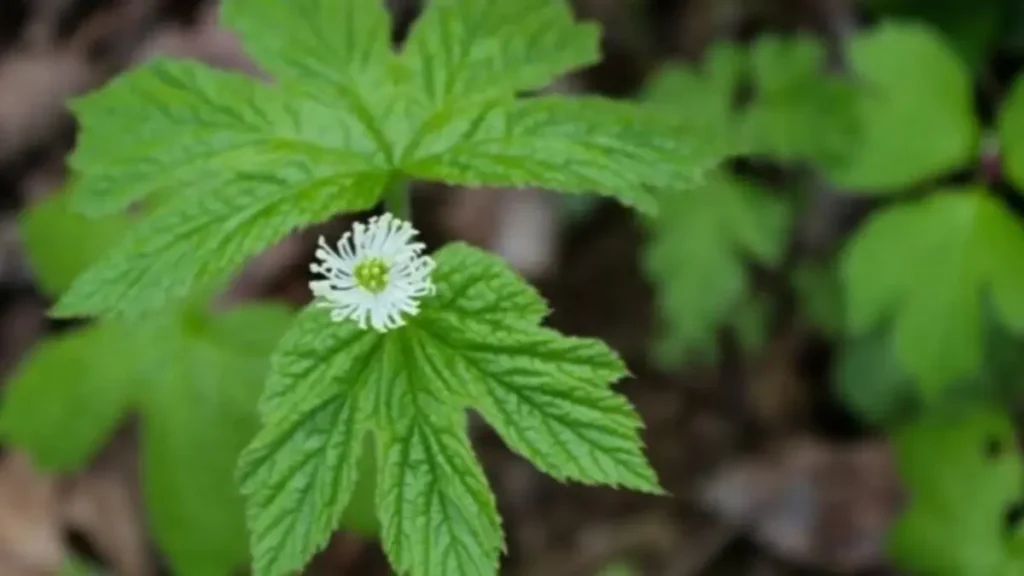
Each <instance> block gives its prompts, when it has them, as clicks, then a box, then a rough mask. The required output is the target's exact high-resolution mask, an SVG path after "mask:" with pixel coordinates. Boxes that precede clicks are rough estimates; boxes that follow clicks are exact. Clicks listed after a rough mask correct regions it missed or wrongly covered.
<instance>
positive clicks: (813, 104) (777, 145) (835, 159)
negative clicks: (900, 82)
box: [743, 36, 859, 166]
mask: <svg viewBox="0 0 1024 576" xmlns="http://www.w3.org/2000/svg"><path fill="white" fill-rule="evenodd" d="M750 61H751V69H752V72H753V75H754V89H755V90H756V96H755V97H754V99H753V101H752V102H751V104H750V106H749V107H748V108H747V110H746V111H745V115H744V117H743V131H744V132H743V133H744V137H743V138H744V141H745V144H746V146H745V147H746V149H748V150H751V151H753V152H755V153H759V154H768V155H771V156H773V157H775V158H779V159H781V160H786V161H809V162H814V163H816V164H818V165H821V166H831V165H835V164H837V163H839V162H841V161H843V160H844V159H846V158H848V157H849V156H850V154H851V153H852V151H853V148H854V146H855V145H856V144H857V137H858V135H859V126H858V119H857V115H856V99H855V98H856V92H855V90H854V88H853V86H852V85H851V84H850V83H849V82H848V81H846V80H844V79H841V78H840V77H838V76H834V75H828V74H827V73H826V71H825V49H824V47H823V46H822V45H821V44H820V43H819V42H817V41H815V40H813V39H812V38H809V37H803V36H798V37H794V38H780V37H776V36H764V37H762V38H760V39H759V40H758V41H757V42H756V43H755V44H754V46H753V49H752V53H751V58H750Z"/></svg>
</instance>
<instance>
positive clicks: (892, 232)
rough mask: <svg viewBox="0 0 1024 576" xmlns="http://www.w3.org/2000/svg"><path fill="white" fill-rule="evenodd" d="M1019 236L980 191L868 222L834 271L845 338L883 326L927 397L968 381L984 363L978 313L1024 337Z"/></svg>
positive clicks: (1023, 237)
mask: <svg viewBox="0 0 1024 576" xmlns="http://www.w3.org/2000/svg"><path fill="white" fill-rule="evenodd" d="M1021 254H1024V231H1022V230H1021V226H1020V222H1018V220H1017V218H1016V217H1014V216H1013V215H1012V214H1011V213H1010V212H1009V211H1008V210H1007V209H1006V208H1005V207H1004V206H1003V205H1002V204H1001V203H1000V202H999V201H998V200H996V199H995V198H994V197H992V196H991V195H989V194H988V193H987V191H986V190H984V189H980V188H971V189H966V190H956V191H954V190H946V191H940V192H937V193H935V194H934V195H932V196H929V197H928V198H925V199H924V200H921V201H917V202H913V203H909V204H905V205H901V206H895V207H892V208H888V209H886V210H884V211H883V212H881V213H879V214H877V215H875V216H874V217H873V218H872V219H871V220H870V221H869V222H868V223H867V224H866V225H865V226H863V227H862V228H861V229H860V230H859V231H858V232H857V234H856V236H855V237H854V238H853V239H852V240H851V242H850V245H849V246H848V247H847V249H846V253H845V254H844V258H843V263H842V274H843V282H844V286H845V289H846V294H847V304H846V321H847V328H848V330H849V331H850V332H851V333H853V334H863V333H866V332H868V331H870V330H871V329H873V328H874V327H876V326H878V325H879V324H880V323H881V322H882V321H883V320H887V319H889V318H891V319H892V321H893V330H894V339H895V340H894V346H895V350H896V357H897V358H898V359H899V361H900V363H901V364H902V365H903V366H904V367H905V368H906V369H907V371H908V372H909V373H910V374H911V375H912V376H916V377H917V378H919V379H920V381H921V384H922V385H923V386H925V392H926V395H931V394H934V393H936V392H938V391H940V390H941V388H942V387H943V386H944V385H947V384H949V383H951V382H954V381H956V380H958V379H961V378H967V377H970V376H971V375H973V374H974V373H975V371H976V370H977V368H978V367H979V365H980V363H981V359H982V349H983V345H982V342H983V332H984V329H985V321H984V318H985V315H984V311H985V310H986V309H987V303H988V302H989V301H991V302H992V304H993V305H994V308H995V310H994V311H995V315H996V318H997V319H998V322H999V323H1000V324H1001V325H1003V326H1004V327H1006V328H1008V329H1010V330H1013V331H1016V332H1022V331H1024V300H1022V299H1021V298H1020V295H1021V294H1024V266H1022V265H1021V260H1020V255H1021Z"/></svg>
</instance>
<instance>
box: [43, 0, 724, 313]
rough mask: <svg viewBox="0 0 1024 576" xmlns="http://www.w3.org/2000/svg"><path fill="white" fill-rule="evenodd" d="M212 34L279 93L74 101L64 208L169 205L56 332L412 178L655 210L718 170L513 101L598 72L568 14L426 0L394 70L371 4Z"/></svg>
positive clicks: (607, 108) (249, 87)
mask: <svg viewBox="0 0 1024 576" xmlns="http://www.w3.org/2000/svg"><path fill="white" fill-rule="evenodd" d="M223 19H224V23H225V25H226V26H228V27H229V28H231V29H233V30H234V31H236V32H237V33H238V34H239V36H240V38H241V41H242V43H243V45H244V47H245V49H246V51H247V52H248V53H249V54H251V55H252V56H253V57H254V58H255V60H256V61H257V62H258V63H259V64H260V65H261V66H262V67H263V68H264V69H265V70H266V71H267V72H269V73H270V74H271V75H272V76H273V77H274V78H275V80H276V82H275V83H274V84H268V83H265V82H262V81H260V80H256V79H251V78H248V77H244V76H241V75H238V74H234V73H229V72H223V71H219V70H214V69H212V68H209V67H206V66H203V65H200V64H198V63H195V62H186V61H168V60H160V61H156V62H153V63H150V64H147V65H145V66H143V67H141V68H140V69H137V70H134V71H132V72H129V73H127V74H124V75H122V76H120V77H119V78H118V79H117V80H115V81H113V82H112V83H111V84H109V85H108V86H106V87H105V88H103V89H101V90H99V91H97V92H95V93H93V94H91V95H88V96H85V97H83V98H80V99H78V100H77V101H76V102H75V103H74V105H73V107H72V108H73V110H74V112H75V116H76V118H77V119H78V121H79V122H80V125H81V135H80V138H79V142H78V146H77V148H76V149H75V152H74V154H73V156H72V158H71V160H70V162H71V165H72V167H73V168H74V169H75V172H76V177H77V179H76V185H75V187H74V191H73V195H74V202H75V205H76V206H78V207H79V208H81V209H83V210H85V211H88V212H90V213H94V214H95V213H109V212H115V211H117V210H120V209H123V208H124V207H126V206H128V205H129V204H131V203H133V202H137V201H146V200H147V199H150V198H152V197H154V195H158V196H159V197H160V198H162V199H163V198H167V200H166V201H161V203H160V205H159V206H158V207H156V208H155V209H153V210H152V211H151V213H150V214H148V216H147V217H146V218H145V219H144V220H143V221H142V222H140V224H139V225H138V226H136V227H134V228H133V232H132V234H131V235H130V236H129V237H128V238H126V239H125V240H124V241H123V242H121V243H120V244H119V245H118V246H117V247H115V248H114V249H113V250H112V251H111V252H109V253H108V254H107V255H105V256H104V258H103V259H101V260H100V261H99V262H98V263H97V264H96V265H95V266H94V267H93V268H91V269H89V270H88V271H86V272H85V274H83V275H82V276H81V277H80V278H78V279H77V280H76V282H75V283H74V284H73V285H72V286H71V288H70V290H69V291H68V292H67V293H66V294H64V296H63V297H62V299H61V300H60V302H59V303H58V306H57V308H56V311H55V312H56V313H57V314H58V315H60V316H82V315H86V316H88V315H97V316H105V317H116V318H136V317H139V316H142V315H145V314H148V313H153V312H156V311H158V310H160V309H162V308H163V307H165V306H167V305H174V304H177V303H180V302H182V301H184V300H186V299H187V298H188V296H189V295H190V294H192V293H195V292H197V291H203V290H208V289H210V288H211V287H217V286H219V285H221V284H223V283H224V282H225V281H226V280H227V279H228V278H229V277H230V275H231V274H232V273H233V272H235V271H236V270H237V269H238V268H239V267H240V266H241V265H242V264H243V263H244V262H245V261H246V260H247V259H248V258H249V257H251V256H253V255H255V254H257V253H259V252H260V251H262V250H264V249H266V248H268V247H269V246H271V245H272V244H274V243H275V242H277V241H278V240H280V239H281V238H283V237H284V236H285V235H287V234H289V233H290V232H292V231H293V230H294V229H296V228H298V227H303V226H308V225H311V224H314V223H317V222H321V221H323V220H326V219H327V218H329V217H330V216H332V215H334V214H336V213H339V212H351V211H356V210H360V209H364V208H369V207H371V206H373V205H374V204H375V203H377V202H378V200H379V199H380V197H381V195H382V193H383V192H384V190H385V189H386V188H388V187H389V186H392V185H394V183H396V182H401V181H404V180H406V179H409V178H418V179H426V180H440V181H444V182H448V183H451V184H457V185H464V186H487V187H490V186H500V187H524V186H536V187H542V188H550V189H553V190H560V191H563V192H569V193H583V192H594V193H598V194H603V195H606V196H611V197H615V198H617V199H619V200H621V201H623V202H625V203H627V204H629V205H632V206H635V207H637V208H639V209H641V210H645V211H648V212H653V211H654V208H655V205H654V201H653V198H652V197H651V194H650V192H649V190H648V187H649V186H656V187H664V186H667V185H669V184H673V185H678V184H679V183H681V182H687V181H691V180H694V179H695V178H698V177H699V176H700V174H701V173H702V172H703V171H704V169H706V168H708V167H709V166H710V164H711V163H712V162H713V161H714V160H715V159H716V158H715V156H716V154H717V152H716V151H715V150H714V149H713V147H711V146H704V145H702V144H701V138H700V137H699V134H697V133H694V134H693V135H692V137H687V135H686V134H683V133H680V130H681V129H682V128H683V124H682V123H680V122H673V121H668V120H667V119H666V118H665V117H664V116H662V115H660V114H655V113H652V112H651V111H649V110H644V109H641V108H639V107H636V106H634V105H631V104H628V103H623V102H614V101H610V100H605V99H601V98H596V97H591V98H567V97H563V96H541V97H536V98H530V99H516V95H517V93H520V92H523V91H530V90H535V89H537V88H539V87H541V86H544V85H545V84H547V83H549V82H550V81H552V80H554V79H555V78H557V77H558V76H560V75H561V74H564V73H566V72H568V71H569V70H571V69H573V68H577V67H581V66H585V65H588V64H592V63H593V62H595V61H596V59H597V57H598V38H597V33H596V30H595V29H594V27H593V26H592V25H587V24H577V23H574V21H573V19H572V17H571V11H570V9H569V7H568V4H567V3H566V2H565V1H564V0H560V1H557V2H553V1H551V0H522V1H518V2H515V3H502V2H491V1H488V0H437V1H434V2H431V3H430V5H429V6H428V8H427V9H426V11H425V13H424V14H423V15H422V16H421V17H420V19H419V20H418V21H417V22H416V23H415V25H414V26H413V29H412V31H411V33H410V37H409V39H408V42H407V43H406V45H405V48H404V49H403V50H402V52H401V53H395V52H393V51H392V50H391V48H390V40H389V38H390V33H389V29H390V26H389V18H388V16H387V13H386V11H385V7H384V3H383V1H382V0H350V1H348V2H343V3H338V2H335V1H333V0H302V1H295V2H288V3H285V2H280V1H279V0H255V1H254V0H228V1H227V2H226V3H225V5H224V8H223Z"/></svg>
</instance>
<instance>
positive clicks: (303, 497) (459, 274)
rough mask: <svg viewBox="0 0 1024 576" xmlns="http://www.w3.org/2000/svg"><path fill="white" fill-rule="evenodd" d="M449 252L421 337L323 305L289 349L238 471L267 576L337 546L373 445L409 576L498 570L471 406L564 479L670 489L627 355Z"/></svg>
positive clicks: (497, 537)
mask: <svg viewBox="0 0 1024 576" xmlns="http://www.w3.org/2000/svg"><path fill="white" fill-rule="evenodd" d="M435 257H436V261H437V270H436V272H435V275H434V282H435V284H436V286H437V293H436V295H434V296H432V297H428V298H426V299H424V301H423V309H422V311H421V312H420V314H419V315H418V316H415V317H412V318H409V319H408V321H409V324H408V325H407V326H405V327H402V328H400V329H398V330H394V331H391V332H387V333H384V334H380V333H377V332H373V331H364V330H360V329H359V328H358V327H357V326H356V325H355V324H354V323H340V324H339V323H332V322H331V320H330V318H329V315H328V314H327V313H326V312H324V311H323V310H322V309H318V308H315V307H311V308H308V309H307V310H306V311H305V312H303V313H302V314H301V315H300V316H299V318H298V320H297V321H296V322H295V324H294V325H293V326H292V328H291V330H290V331H289V332H288V333H287V335H286V336H285V337H284V339H283V341H282V342H281V344H280V346H279V347H278V349H277V351H276V352H275V354H274V356H273V358H272V360H271V376H270V381H269V382H268V384H267V387H266V389H265V391H264V394H263V397H262V399H261V401H260V413H261V416H262V419H263V428H262V430H261V431H260V432H259V434H258V435H257V436H256V438H255V440H253V442H252V444H250V446H249V447H248V448H247V449H246V450H245V452H244V453H243V456H242V459H241V462H240V465H239V477H240V479H241V481H242V487H243V492H244V494H245V496H246V502H247V511H248V516H249V524H250V527H251V530H252V545H253V546H252V547H253V554H254V556H255V571H256V574H258V575H278V574H288V573H291V572H292V571H294V570H297V569H299V568H301V567H302V566H303V565H304V564H305V562H306V561H307V560H308V558H309V557H310V556H311V555H312V554H313V553H314V552H315V551H316V550H318V549H319V548H320V547H322V546H323V545H324V543H325V542H326V541H327V538H328V536H329V535H330V533H331V532H332V531H333V529H334V528H335V527H336V526H337V524H338V521H339V517H340V515H341V514H342V513H343V511H344V510H345V509H346V507H347V506H349V503H350V501H351V498H352V492H353V490H354V487H355V486H356V482H357V481H358V472H357V466H356V463H357V461H358V459H359V458H360V455H361V454H362V452H363V450H364V440H365V439H367V438H372V439H373V441H374V442H375V443H376V448H377V454H378V469H377V470H378V472H377V473H378V487H377V497H376V505H377V512H378V517H379V518H380V521H381V524H382V541H383V545H384V549H385V551H386V552H387V554H388V557H389V558H390V559H391V562H392V564H393V566H394V567H395V569H396V570H397V571H398V572H399V573H402V574H414V575H417V576H456V575H463V574H464V575H472V576H478V575H481V574H496V573H497V561H498V555H499V552H500V551H501V550H502V548H503V546H504V539H503V535H502V530H501V525H500V519H499V517H498V514H497V510H496V507H495V502H494V497H493V495H492V493H491V491H490V489H489V488H488V486H487V482H486V479H485V478H484V475H483V471H482V470H481V468H480V465H479V463H478V462H477V461H476V458H475V457H474V455H473V452H472V449H471V448H470V445H469V441H468V438H467V430H466V426H467V421H466V414H465V410H466V409H467V408H472V409H473V410H475V411H477V412H479V413H480V414H481V415H482V416H483V417H484V419H485V420H486V421H487V422H488V423H489V424H490V425H491V426H493V427H494V428H495V430H496V431H497V432H498V434H499V435H500V436H501V437H502V438H503V439H504V441H505V442H506V443H507V444H508V446H509V447H510V448H511V449H512V450H513V451H515V452H516V453H518V454H520V455H522V456H523V457H525V458H526V459H528V460H529V461H530V462H532V463H533V464H534V465H535V466H537V467H538V468H539V469H540V470H542V471H543V472H545V473H547V474H549V475H551V476H553V477H555V478H556V479H559V480H563V481H564V480H575V481H580V482H583V483H587V484H610V485H614V486H622V487H627V488H632V489H637V490H641V491H645V492H652V493H659V492H660V491H661V489H660V488H659V486H658V482H657V479H656V477H655V475H654V472H653V471H652V470H651V468H650V467H649V465H648V464H647V462H646V460H645V459H644V456H643V454H642V452H641V443H640V439H639V437H638V430H639V428H640V421H639V419H638V418H637V416H636V414H635V413H634V411H633V409H632V407H631V406H630V405H629V403H628V402H627V401H626V400H625V399H624V398H623V397H622V396H620V395H618V394H616V393H615V392H613V391H612V389H611V388H610V386H609V385H610V384H611V383H612V382H614V381H616V380H619V379H620V378H622V377H623V376H625V374H626V370H625V367H624V366H623V364H622V362H621V361H620V360H619V359H618V358H617V357H616V355H615V354H614V353H613V352H612V351H611V350H609V349H608V348H607V347H606V346H605V345H603V344H602V343H600V342H598V341H595V340H588V339H578V338H568V337H565V336H562V335H560V334H558V333H556V332H553V331H551V330H548V329H546V328H541V327H539V326H538V324H539V323H540V321H541V320H542V318H543V317H544V316H545V315H546V313H547V309H546V305H545V304H544V302H543V300H542V299H541V298H540V296H539V295H538V294H537V293H536V292H535V291H534V290H533V289H532V288H530V287H529V286H528V285H527V284H525V283H524V282H523V281H522V280H521V279H519V278H518V277H517V276H516V275H515V274H514V273H513V272H512V271H511V270H509V269H508V268H507V266H506V265H505V264H504V263H502V262H501V261H500V260H499V259H498V258H496V257H494V256H491V255H488V254H487V253H484V252H481V251H478V250H476V249H474V248H470V247H468V246H465V245H461V244H453V245H449V246H447V247H445V248H443V249H442V250H440V251H439V252H438V253H437V254H436V255H435Z"/></svg>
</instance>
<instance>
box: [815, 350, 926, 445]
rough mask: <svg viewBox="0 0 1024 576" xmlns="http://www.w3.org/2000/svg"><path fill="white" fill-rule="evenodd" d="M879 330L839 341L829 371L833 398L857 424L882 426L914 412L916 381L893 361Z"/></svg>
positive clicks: (916, 403)
mask: <svg viewBox="0 0 1024 576" xmlns="http://www.w3.org/2000/svg"><path fill="white" fill-rule="evenodd" d="M880 332H881V331H877V332H873V333H869V334H865V335H862V336H860V337H856V338H851V339H849V340H847V341H845V342H842V344H841V346H840V349H839V357H838V359H837V360H836V363H835V367H834V369H833V372H834V374H833V376H832V381H833V386H834V390H835V393H836V395H837V396H838V397H839V399H840V400H842V402H843V404H844V405H846V407H847V408H849V409H850V410H851V411H852V412H853V413H854V414H856V415H857V417H858V418H860V420H861V421H863V422H865V423H867V424H871V425H874V426H880V427H885V426H888V425H891V424H893V423H896V422H899V421H900V420H901V419H903V418H906V417H907V416H908V415H910V414H913V413H914V409H915V408H916V407H917V406H918V400H919V398H918V393H917V392H918V388H917V382H916V381H915V380H914V379H913V378H911V377H910V376H909V375H908V374H907V372H906V370H905V369H904V368H903V366H901V365H900V363H899V362H898V361H897V360H896V356H895V354H894V352H893V346H892V342H891V341H890V338H889V337H888V334H887V333H884V332H883V333H880Z"/></svg>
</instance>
